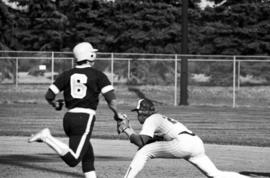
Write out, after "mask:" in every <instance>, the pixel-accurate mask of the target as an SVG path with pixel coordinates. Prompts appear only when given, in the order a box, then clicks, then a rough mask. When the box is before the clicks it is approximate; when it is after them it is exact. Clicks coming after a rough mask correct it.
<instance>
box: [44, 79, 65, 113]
mask: <svg viewBox="0 0 270 178" xmlns="http://www.w3.org/2000/svg"><path fill="white" fill-rule="evenodd" d="M58 83H59V82H58ZM59 92H60V90H59V89H58V87H57V86H56V85H55V84H51V85H50V87H49V89H48V90H47V92H46V94H45V99H46V100H47V102H48V103H49V104H50V105H51V106H52V107H54V109H55V110H57V111H60V110H62V108H63V106H64V100H63V99H58V100H55V97H56V95H57V94H58V93H59Z"/></svg>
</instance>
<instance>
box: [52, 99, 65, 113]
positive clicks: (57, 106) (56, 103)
mask: <svg viewBox="0 0 270 178" xmlns="http://www.w3.org/2000/svg"><path fill="white" fill-rule="evenodd" d="M52 106H53V107H54V109H55V110H56V111H60V110H62V108H63V106H64V100H63V99H58V100H56V101H54V102H53V103H52Z"/></svg>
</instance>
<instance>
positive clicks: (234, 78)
mask: <svg viewBox="0 0 270 178" xmlns="http://www.w3.org/2000/svg"><path fill="white" fill-rule="evenodd" d="M235 82H236V57H235V56H233V108H235V92H236V91H235Z"/></svg>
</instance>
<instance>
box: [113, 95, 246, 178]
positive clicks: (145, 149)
mask: <svg viewBox="0 0 270 178" xmlns="http://www.w3.org/2000/svg"><path fill="white" fill-rule="evenodd" d="M132 111H136V112H137V114H138V120H139V122H140V123H141V124H142V130H141V131H140V133H139V134H136V133H135V132H134V130H133V129H132V128H131V126H130V125H129V122H128V119H127V118H125V119H124V120H123V121H122V122H121V123H119V125H118V129H119V132H124V133H126V135H127V136H128V137H129V140H130V142H131V143H133V144H135V145H137V146H138V147H139V150H138V151H137V153H136V155H135V156H134V158H133V160H132V162H131V164H130V166H129V168H128V170H127V172H126V174H125V178H133V177H136V175H137V174H138V173H139V172H140V171H141V170H142V169H143V167H144V165H145V164H146V161H147V160H148V159H152V158H183V159H185V160H187V161H189V162H190V163H191V164H193V165H194V166H195V167H197V168H198V169H199V170H200V171H201V172H202V173H203V174H204V175H206V176H207V177H211V178H247V176H244V175H241V174H239V173H236V172H227V171H221V170H219V169H217V168H216V166H215V165H214V163H213V162H212V161H211V160H210V159H209V157H208V156H207V155H206V154H205V149H204V144H203V142H202V140H201V139H200V138H199V137H198V136H197V135H195V134H194V133H192V131H190V130H189V129H188V128H187V127H185V126H184V125H183V124H181V123H180V122H178V121H176V120H174V119H172V118H169V117H167V116H164V115H162V114H159V113H157V112H156V111H155V107H154V105H153V103H152V102H151V101H150V100H147V99H141V100H139V101H138V104H137V107H136V108H135V109H133V110H132Z"/></svg>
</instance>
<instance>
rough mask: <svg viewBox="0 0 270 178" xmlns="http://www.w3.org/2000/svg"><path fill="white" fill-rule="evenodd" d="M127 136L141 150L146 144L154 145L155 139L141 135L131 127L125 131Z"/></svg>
mask: <svg viewBox="0 0 270 178" xmlns="http://www.w3.org/2000/svg"><path fill="white" fill-rule="evenodd" d="M124 132H125V134H126V135H127V136H128V137H129V140H130V142H131V143H133V144H134V145H137V146H138V147H139V148H141V147H143V146H144V145H146V144H149V143H152V142H153V139H152V138H151V137H150V136H148V135H139V134H137V133H136V132H135V131H134V130H133V129H132V128H131V127H129V128H127V129H125V130H124Z"/></svg>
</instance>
